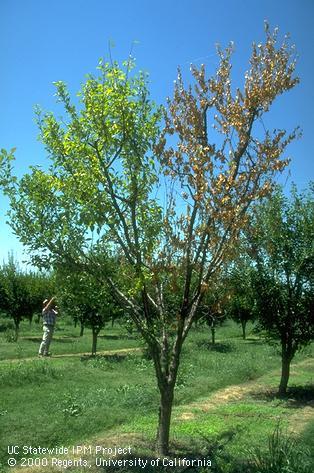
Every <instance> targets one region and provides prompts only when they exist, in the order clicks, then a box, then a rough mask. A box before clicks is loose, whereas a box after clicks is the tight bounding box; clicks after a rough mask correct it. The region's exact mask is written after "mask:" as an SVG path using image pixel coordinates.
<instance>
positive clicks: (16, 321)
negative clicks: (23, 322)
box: [14, 319, 20, 342]
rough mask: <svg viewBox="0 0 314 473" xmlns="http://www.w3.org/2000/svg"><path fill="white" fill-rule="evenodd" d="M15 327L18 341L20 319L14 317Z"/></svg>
mask: <svg viewBox="0 0 314 473" xmlns="http://www.w3.org/2000/svg"><path fill="white" fill-rule="evenodd" d="M14 328H15V341H16V342H17V340H18V338H19V331H20V320H19V319H14Z"/></svg>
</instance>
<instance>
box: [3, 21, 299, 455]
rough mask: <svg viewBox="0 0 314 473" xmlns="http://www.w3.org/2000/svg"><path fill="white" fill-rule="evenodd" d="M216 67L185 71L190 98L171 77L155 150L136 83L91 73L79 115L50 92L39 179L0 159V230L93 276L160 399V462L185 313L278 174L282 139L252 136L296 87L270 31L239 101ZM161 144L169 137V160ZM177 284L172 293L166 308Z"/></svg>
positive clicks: (227, 60)
mask: <svg viewBox="0 0 314 473" xmlns="http://www.w3.org/2000/svg"><path fill="white" fill-rule="evenodd" d="M218 54H219V61H220V63H219V66H218V69H217V72H216V74H215V75H214V76H213V77H211V78H209V79H207V78H206V75H205V67H204V66H201V68H200V69H197V68H194V67H193V68H192V73H193V77H194V79H195V82H196V83H195V87H194V89H192V87H185V85H184V83H183V80H182V77H181V74H180V72H179V74H178V80H177V82H176V84H175V90H174V97H173V99H172V100H169V102H168V110H167V111H165V114H164V120H165V128H164V131H163V132H162V134H161V136H159V139H158V135H159V127H158V123H159V120H160V115H161V114H160V111H159V110H156V109H155V107H154V106H153V104H152V103H151V102H150V100H149V94H148V90H147V84H146V78H145V75H143V74H140V75H138V76H135V75H133V74H131V73H130V67H128V68H127V70H124V69H122V68H120V67H119V66H118V65H117V64H104V63H101V64H100V66H99V68H100V76H99V77H97V78H94V77H89V78H88V80H87V82H86V84H85V85H84V86H83V88H82V91H81V93H80V99H81V106H80V107H79V108H77V107H75V106H74V104H73V103H72V102H71V100H70V96H69V93H68V91H67V88H66V86H65V84H64V83H62V82H58V83H57V84H56V86H57V96H58V99H59V100H60V102H62V103H63V104H64V107H65V110H66V112H67V120H66V121H62V122H61V121H59V122H58V121H57V119H56V118H55V117H54V116H53V115H52V114H46V115H44V116H40V117H39V126H40V130H41V139H42V141H43V142H44V144H45V146H46V149H47V151H48V153H49V156H50V158H51V160H52V164H51V167H50V169H49V170H48V171H47V172H44V171H43V170H40V169H38V168H33V169H32V171H31V173H30V174H28V175H26V176H24V177H23V178H22V179H21V180H20V181H17V180H16V178H13V177H12V173H11V163H10V160H11V159H12V155H10V154H8V153H6V154H3V163H4V165H3V179H2V180H3V182H4V183H6V182H7V184H6V185H5V190H6V192H7V194H8V195H9V197H10V201H11V225H12V228H13V229H14V231H15V233H16V234H17V235H18V236H19V238H20V240H21V241H22V242H23V243H24V244H26V245H27V246H28V247H29V249H30V250H31V253H32V254H33V261H34V262H35V263H36V264H40V265H43V264H56V263H58V264H63V265H64V264H66V265H72V266H75V265H76V266H78V267H83V268H84V269H85V270H86V271H89V272H90V274H94V275H95V274H97V275H98V277H102V278H103V281H104V282H106V284H107V285H108V286H109V287H110V288H111V291H113V293H115V295H116V297H117V298H119V300H120V303H121V304H122V305H123V306H124V307H126V309H127V311H128V313H129V314H130V315H131V316H132V318H133V322H134V324H135V325H136V327H137V329H138V331H139V332H140V334H141V335H142V337H143V339H144V340H145V342H146V344H147V346H148V349H149V351H150V353H151V356H152V359H153V362H154V367H155V373H156V379H157V385H158V388H159V391H160V408H159V422H158V432H157V449H158V451H159V452H160V453H161V454H167V453H168V449H169V432H170V420H171V412H172V405H173V398H174V388H175V384H176V379H177V374H178V369H179V364H180V356H181V350H182V345H183V343H184V340H185V339H186V337H187V335H188V332H189V330H190V327H191V325H192V323H193V320H194V319H195V315H196V311H197V308H198V306H199V304H200V302H201V300H202V297H203V294H204V292H205V290H206V289H207V288H208V287H210V284H211V279H212V278H213V276H214V275H215V273H216V271H217V270H218V269H219V268H220V266H221V264H222V262H223V261H224V260H226V259H228V258H229V257H230V255H231V253H232V251H233V248H234V247H235V246H236V240H237V238H238V234H239V231H240V229H241V228H242V227H243V226H244V225H245V221H246V219H245V214H246V211H247V209H248V207H249V205H250V204H251V203H252V202H253V201H254V200H256V199H258V198H260V197H262V196H265V195H267V193H268V192H269V191H270V189H271V187H272V179H273V176H274V174H275V173H276V172H277V171H281V170H282V169H284V168H285V166H286V165H287V163H288V161H287V160H286V159H281V155H282V153H283V152H284V150H285V148H286V146H287V145H288V144H289V143H290V141H291V140H292V139H293V138H294V137H295V132H294V133H292V134H291V135H288V136H286V134H285V132H284V131H282V130H281V131H278V130H275V131H274V132H273V133H271V132H270V131H266V132H265V135H264V136H262V134H263V133H264V131H263V129H258V123H259V122H260V118H261V117H262V115H263V114H264V113H265V112H267V111H268V110H269V108H270V106H271V104H272V102H273V101H274V100H275V99H276V97H277V96H278V95H280V94H282V93H284V92H285V91H287V90H289V89H291V88H292V87H294V85H295V84H296V83H297V82H298V79H297V78H294V77H293V73H294V68H295V61H294V58H293V56H292V54H293V53H292V52H291V50H290V47H289V45H288V43H287V40H286V39H285V40H284V42H283V44H282V45H281V46H279V47H277V32H274V33H272V32H270V31H269V29H268V27H267V28H266V41H265V44H259V45H255V44H254V45H253V52H252V56H251V59H250V69H249V71H248V72H247V74H246V76H245V84H244V88H243V90H240V89H232V87H231V56H232V47H228V48H227V49H226V50H225V51H223V50H221V49H219V50H218ZM210 120H212V123H213V124H214V127H215V128H216V131H217V132H218V133H219V134H220V136H219V138H218V139H216V137H213V136H212V133H210V132H209V127H208V123H209V121H210ZM169 135H175V137H176V139H175V140H173V139H172V140H171V142H172V143H176V144H175V145H173V146H172V147H171V146H170V147H169V146H167V139H168V137H169ZM215 141H216V143H215ZM217 143H218V144H217ZM154 154H155V156H154ZM158 191H159V198H158V197H156V195H157V194H158ZM99 249H100V250H101V251H100V253H101V254H102V255H105V257H103V258H102V259H100V258H99ZM112 255H118V256H119V257H121V258H123V259H124V261H125V264H124V265H123V267H122V268H121V272H120V274H119V271H116V272H113V273H112V274H110V272H108V271H107V264H108V257H112ZM178 272H179V273H180V275H181V276H180V280H181V281H182V287H179V288H178V289H177V293H176V297H174V298H170V300H169V298H168V297H167V295H169V294H170V293H171V288H172V287H175V285H176V280H177V279H178ZM174 303H175V305H174Z"/></svg>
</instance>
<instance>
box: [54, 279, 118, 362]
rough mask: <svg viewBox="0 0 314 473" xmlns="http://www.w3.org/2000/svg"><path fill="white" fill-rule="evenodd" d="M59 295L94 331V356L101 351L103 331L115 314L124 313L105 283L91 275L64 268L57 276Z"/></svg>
mask: <svg viewBox="0 0 314 473" xmlns="http://www.w3.org/2000/svg"><path fill="white" fill-rule="evenodd" d="M56 281H57V287H58V289H57V294H58V298H59V299H60V301H61V306H62V307H63V308H64V309H65V310H66V312H67V313H69V314H70V315H71V317H72V318H73V319H74V320H75V319H77V320H80V322H81V332H82V327H87V328H91V330H92V335H93V337H92V349H91V353H92V355H93V356H94V355H96V352H97V340H98V335H99V333H100V331H101V330H102V329H103V328H104V327H105V324H106V323H107V322H109V321H110V320H112V318H113V317H115V316H117V315H118V314H120V310H119V307H118V306H117V304H116V303H115V301H114V300H113V298H112V296H111V295H110V293H108V291H106V289H105V287H104V286H103V284H100V283H99V281H97V280H95V278H93V277H91V276H90V275H89V274H86V273H83V272H79V273H75V272H73V271H72V272H71V273H70V274H69V272H65V271H64V270H63V271H60V273H59V274H57V275H56Z"/></svg>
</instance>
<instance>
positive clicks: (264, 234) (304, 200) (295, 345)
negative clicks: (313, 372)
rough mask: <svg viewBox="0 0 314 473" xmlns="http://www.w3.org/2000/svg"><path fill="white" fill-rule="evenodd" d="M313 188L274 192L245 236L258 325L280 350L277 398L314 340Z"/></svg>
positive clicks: (258, 209) (260, 207) (283, 390)
mask: <svg viewBox="0 0 314 473" xmlns="http://www.w3.org/2000/svg"><path fill="white" fill-rule="evenodd" d="M313 191H314V186H313V183H312V184H311V185H310V188H309V191H308V192H307V193H303V194H298V193H297V190H296V188H293V189H292V193H291V198H290V199H288V198H286V197H284V195H283V193H282V191H279V190H278V191H277V192H276V194H274V195H273V196H272V197H271V199H269V200H268V201H267V202H265V203H264V204H262V205H260V206H258V207H256V208H255V209H254V214H253V215H254V217H253V226H252V228H251V230H250V233H249V241H250V246H251V254H252V256H253V257H254V259H255V262H256V276H255V278H254V286H253V289H254V295H255V299H256V308H257V313H258V320H259V324H260V326H261V327H262V328H263V329H264V330H266V331H267V334H268V336H269V337H271V338H273V339H275V340H279V341H280V345H281V359H282V371H281V380H280V385H279V394H280V395H285V394H286V391H287V385H288V381H289V373H290V363H291V360H292V359H293V357H294V355H295V353H296V352H297V351H298V350H300V349H301V348H302V347H304V346H305V345H307V344H308V343H310V341H311V340H313V338H314V199H313V196H314V193H313Z"/></svg>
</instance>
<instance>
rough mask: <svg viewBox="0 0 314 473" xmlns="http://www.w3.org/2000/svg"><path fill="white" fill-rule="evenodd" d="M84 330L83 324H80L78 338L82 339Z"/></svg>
mask: <svg viewBox="0 0 314 473" xmlns="http://www.w3.org/2000/svg"><path fill="white" fill-rule="evenodd" d="M84 328H85V327H84V324H83V322H81V330H80V337H83V335H84Z"/></svg>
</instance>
